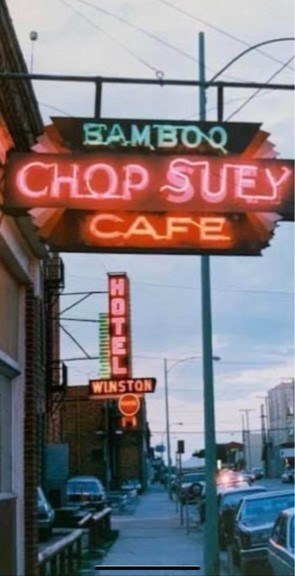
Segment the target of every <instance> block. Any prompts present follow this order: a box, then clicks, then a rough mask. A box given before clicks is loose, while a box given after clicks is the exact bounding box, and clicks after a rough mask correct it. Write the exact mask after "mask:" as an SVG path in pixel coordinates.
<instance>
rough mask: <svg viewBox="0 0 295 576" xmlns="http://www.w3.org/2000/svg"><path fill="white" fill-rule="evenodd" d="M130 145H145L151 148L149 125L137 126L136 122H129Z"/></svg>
mask: <svg viewBox="0 0 295 576" xmlns="http://www.w3.org/2000/svg"><path fill="white" fill-rule="evenodd" d="M131 146H146V147H147V148H153V146H152V144H151V127H150V126H144V128H139V127H138V126H137V124H131Z"/></svg>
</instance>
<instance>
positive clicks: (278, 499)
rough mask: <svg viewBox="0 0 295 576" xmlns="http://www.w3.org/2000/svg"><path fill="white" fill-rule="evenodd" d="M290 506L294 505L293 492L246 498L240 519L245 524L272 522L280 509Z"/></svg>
mask: <svg viewBox="0 0 295 576" xmlns="http://www.w3.org/2000/svg"><path fill="white" fill-rule="evenodd" d="M292 506H294V494H282V495H281V496H274V497H270V498H263V499H262V498H261V499H257V500H256V499H255V500H248V501H247V500H246V501H245V504H244V506H243V508H242V510H241V517H240V519H241V520H242V522H244V523H245V524H247V525H249V524H251V525H255V524H263V523H272V522H274V521H275V519H276V517H277V516H278V514H279V512H280V511H281V510H284V509H285V508H291V507H292Z"/></svg>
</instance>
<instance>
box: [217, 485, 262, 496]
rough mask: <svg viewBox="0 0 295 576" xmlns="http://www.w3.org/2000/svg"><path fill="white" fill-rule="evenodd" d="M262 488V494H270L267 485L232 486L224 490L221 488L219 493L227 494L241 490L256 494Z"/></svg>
mask: <svg viewBox="0 0 295 576" xmlns="http://www.w3.org/2000/svg"><path fill="white" fill-rule="evenodd" d="M259 490H261V494H263V493H264V492H268V494H269V490H267V488H265V486H244V488H243V487H240V486H239V488H233V487H232V486H231V487H230V488H225V489H224V490H220V492H219V494H222V495H226V494H238V493H239V492H245V491H246V492H249V493H251V492H253V493H254V494H255V493H256V492H257V493H258V491H259Z"/></svg>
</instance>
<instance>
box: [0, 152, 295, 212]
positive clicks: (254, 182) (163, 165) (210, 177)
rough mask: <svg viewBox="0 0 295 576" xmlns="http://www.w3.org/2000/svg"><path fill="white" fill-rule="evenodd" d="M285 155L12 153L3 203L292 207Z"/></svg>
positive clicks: (170, 207)
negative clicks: (258, 157)
mask: <svg viewBox="0 0 295 576" xmlns="http://www.w3.org/2000/svg"><path fill="white" fill-rule="evenodd" d="M293 182H294V164H293V161H291V160H269V159H267V160H265V159H263V160H262V159H259V160H257V159H253V160H252V159H248V158H243V157H242V156H232V157H229V158H216V157H207V156H197V155H196V156H190V157H189V158H188V157H185V156H181V155H180V156H171V155H170V156H169V155H168V156H164V155H149V156H140V155H136V154H128V155H126V154H125V155H123V156H122V155H121V156H120V155H118V156H114V157H111V156H110V155H109V154H99V155H97V154H84V155H82V154H80V155H79V154H76V155H68V154H61V155H56V154H42V155H41V154H18V153H14V154H11V156H10V160H9V165H8V170H7V177H6V192H5V203H6V205H8V206H9V205H11V206H14V207H23V208H32V207H38V206H40V207H51V208H52V207H55V208H56V207H66V208H67V209H75V210H103V211H108V210H111V211H116V210H118V211H121V210H124V211H129V210H130V211H138V210H140V211H146V212H158V211H168V210H169V211H175V210H185V211H192V212H208V211H210V212H212V211H215V212H227V213H228V212H249V211H253V212H280V213H287V214H289V215H290V214H291V213H292V212H293Z"/></svg>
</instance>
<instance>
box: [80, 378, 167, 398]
mask: <svg viewBox="0 0 295 576" xmlns="http://www.w3.org/2000/svg"><path fill="white" fill-rule="evenodd" d="M155 388H156V379H155V378H146V377H145V378H127V379H122V378H121V379H116V380H115V379H111V378H109V379H106V380H104V379H102V378H99V379H96V380H89V394H90V395H91V396H98V397H101V396H110V395H112V396H120V395H121V394H127V393H133V394H146V393H147V392H154V391H155Z"/></svg>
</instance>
